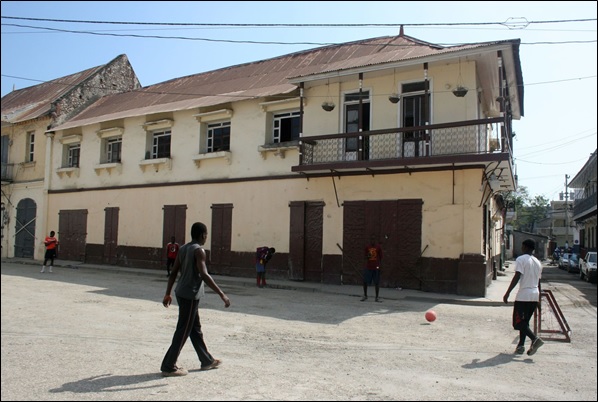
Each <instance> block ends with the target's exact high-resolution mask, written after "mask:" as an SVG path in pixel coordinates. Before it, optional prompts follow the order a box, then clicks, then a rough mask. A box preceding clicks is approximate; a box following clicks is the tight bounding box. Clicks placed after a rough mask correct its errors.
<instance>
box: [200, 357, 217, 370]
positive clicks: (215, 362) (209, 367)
mask: <svg viewBox="0 0 598 402" xmlns="http://www.w3.org/2000/svg"><path fill="white" fill-rule="evenodd" d="M221 363H222V360H218V359H214V361H213V362H212V363H211V364H208V365H207V366H203V367H202V368H201V369H202V370H212V369H217V368H218V366H220V364H221Z"/></svg>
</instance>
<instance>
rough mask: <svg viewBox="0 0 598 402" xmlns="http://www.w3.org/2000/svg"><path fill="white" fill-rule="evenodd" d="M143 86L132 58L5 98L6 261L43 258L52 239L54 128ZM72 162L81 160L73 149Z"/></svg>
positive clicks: (3, 200) (4, 242)
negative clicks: (105, 100) (50, 195)
mask: <svg viewBox="0 0 598 402" xmlns="http://www.w3.org/2000/svg"><path fill="white" fill-rule="evenodd" d="M140 87H141V85H140V83H139V80H138V79H137V76H136V75H135V72H134V71H133V69H132V67H131V64H130V63H129V60H128V58H127V57H126V56H125V55H120V56H118V57H116V58H115V59H113V60H112V61H110V62H109V63H107V64H105V65H101V66H97V67H94V68H90V69H87V70H84V71H81V72H79V73H76V74H71V75H68V76H66V77H62V78H58V79H55V80H52V81H48V82H45V83H43V84H39V85H34V86H31V87H28V88H24V89H20V90H14V91H12V92H11V93H9V94H7V95H5V96H4V97H2V219H1V225H2V227H1V230H2V239H1V243H2V257H6V256H15V257H25V258H37V259H40V258H43V255H44V245H43V240H44V238H45V236H47V235H48V233H49V230H51V228H49V226H48V220H47V215H46V214H47V194H48V190H49V189H50V187H51V185H52V176H55V174H56V173H55V172H54V171H52V170H51V168H52V161H51V159H52V151H53V149H52V147H53V146H52V137H53V134H52V133H51V131H49V130H51V128H52V127H53V126H54V125H60V124H62V123H64V122H65V121H67V120H68V119H69V118H71V117H73V116H74V115H76V114H77V113H79V112H80V111H81V110H82V109H84V108H85V107H87V106H89V105H90V104H91V103H93V102H95V101H97V100H98V99H99V98H101V97H102V96H104V95H107V94H112V93H116V92H124V91H131V90H134V89H138V88H140ZM69 157H70V158H74V159H76V158H78V157H79V150H78V149H75V148H73V150H72V151H71V154H70V156H69Z"/></svg>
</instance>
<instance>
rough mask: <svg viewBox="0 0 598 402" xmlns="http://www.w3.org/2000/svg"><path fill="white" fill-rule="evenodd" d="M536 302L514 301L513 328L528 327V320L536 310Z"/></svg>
mask: <svg viewBox="0 0 598 402" xmlns="http://www.w3.org/2000/svg"><path fill="white" fill-rule="evenodd" d="M537 306H538V302H524V301H515V304H514V305H513V329H516V330H521V329H524V328H525V327H529V322H530V320H531V318H532V317H533V315H534V311H536V307H537Z"/></svg>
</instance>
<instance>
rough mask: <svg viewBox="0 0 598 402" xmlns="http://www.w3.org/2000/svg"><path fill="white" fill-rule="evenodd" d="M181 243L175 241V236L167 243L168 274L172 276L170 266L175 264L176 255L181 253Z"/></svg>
mask: <svg viewBox="0 0 598 402" xmlns="http://www.w3.org/2000/svg"><path fill="white" fill-rule="evenodd" d="M179 248H180V246H179V243H177V242H176V241H175V238H174V236H172V237H171V238H170V243H168V244H167V245H166V276H170V268H172V266H173V265H174V261H175V260H176V256H177V255H178V253H179Z"/></svg>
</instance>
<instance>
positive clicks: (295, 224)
mask: <svg viewBox="0 0 598 402" xmlns="http://www.w3.org/2000/svg"><path fill="white" fill-rule="evenodd" d="M290 207H291V211H290V212H291V225H290V238H289V279H292V280H306V281H310V282H322V274H323V271H322V269H323V268H322V239H323V212H324V203H323V202H320V201H293V202H291V203H290Z"/></svg>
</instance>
